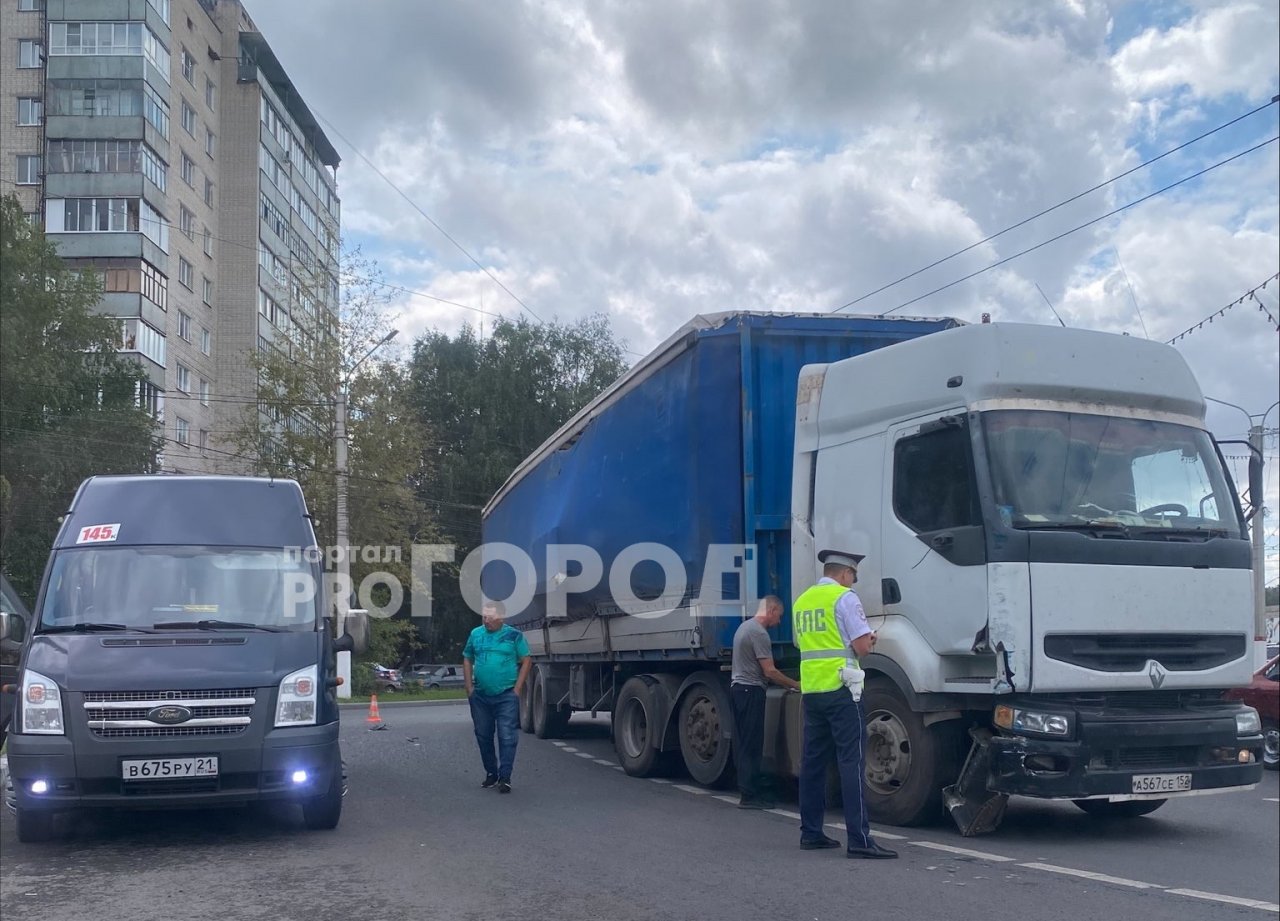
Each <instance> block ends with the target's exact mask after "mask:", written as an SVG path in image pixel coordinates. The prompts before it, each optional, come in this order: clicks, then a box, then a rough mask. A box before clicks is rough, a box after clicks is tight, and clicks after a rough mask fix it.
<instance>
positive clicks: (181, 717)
mask: <svg viewBox="0 0 1280 921" xmlns="http://www.w3.org/2000/svg"><path fill="white" fill-rule="evenodd" d="M147 719H149V720H151V722H153V723H159V724H160V725H162V726H176V725H178V723H185V722H186V721H187V720H189V719H191V711H190V710H188V709H187V708H186V707H178V706H174V705H166V706H163V707H152V708H151V709H150V710H148V711H147Z"/></svg>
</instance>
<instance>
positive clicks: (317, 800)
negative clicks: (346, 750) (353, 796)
mask: <svg viewBox="0 0 1280 921" xmlns="http://www.w3.org/2000/svg"><path fill="white" fill-rule="evenodd" d="M342 786H343V785H342V781H341V780H340V779H339V778H338V777H331V778H330V779H329V789H328V790H326V791H325V792H323V793H321V794H320V795H319V796H313V797H311V798H310V799H305V800H303V801H302V821H303V824H305V825H306V826H307V828H309V829H311V830H312V831H327V830H328V829H331V828H337V827H338V819H340V818H341V817H342Z"/></svg>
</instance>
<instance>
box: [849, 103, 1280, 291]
mask: <svg viewBox="0 0 1280 921" xmlns="http://www.w3.org/2000/svg"><path fill="white" fill-rule="evenodd" d="M1277 102H1280V96H1275V97H1273V98H1272V99H1271V101H1270V102H1266V103H1263V104H1262V105H1260V106H1258V107H1257V108H1254V109H1250V110H1249V111H1248V112H1245V113H1244V114H1243V115H1238V116H1236V117H1235V118H1233V119H1231V121H1229V122H1225V123H1223V124H1221V125H1219V126H1218V127H1216V128H1213V129H1210V130H1209V131H1206V132H1204V133H1203V134H1199V135H1196V136H1195V137H1193V138H1191V139H1190V140H1187V141H1183V142H1182V143H1181V144H1179V145H1178V146H1177V147H1173V148H1170V149H1169V150H1166V151H1165V152H1164V153H1162V154H1159V155H1158V156H1155V157H1152V158H1151V159H1150V160H1144V161H1143V162H1141V163H1139V164H1138V165H1137V166H1135V167H1133V168H1131V169H1127V170H1125V171H1124V172H1123V173H1120V174H1118V175H1115V176H1112V177H1111V178H1110V179H1107V180H1105V181H1104V182H1100V183H1098V184H1097V185H1095V186H1093V187H1092V188H1089V189H1085V190H1084V191H1083V192H1079V193H1077V194H1075V195H1072V196H1071V197H1070V198H1066V199H1063V200H1062V201H1060V202H1058V203H1057V204H1056V205H1051V206H1049V207H1048V208H1045V209H1044V210H1042V211H1037V212H1036V213H1035V214H1033V215H1031V216H1030V217H1027V218H1024V219H1022V220H1021V221H1018V223H1016V224H1011V225H1009V226H1008V227H1006V228H1005V229H1004V230H1000V231H997V232H996V233H993V234H991V235H990V236H988V237H984V238H983V239H981V240H979V241H978V242H976V243H971V244H969V245H968V246H966V247H965V248H964V249H959V250H956V251H955V252H954V253H952V254H951V255H949V256H943V257H942V258H941V259H938V260H935V261H934V262H931V263H929V264H928V265H926V266H924V267H923V268H919V269H916V270H915V271H914V272H911V273H909V274H907V275H903V276H902V277H901V278H897V279H894V280H893V281H891V282H889V283H888V284H884V285H881V286H880V287H879V288H876V289H875V290H874V291H868V292H867V293H866V294H864V295H862V296H861V297H856V298H854V299H853V300H851V301H849V302H848V303H847V304H842V305H840V306H839V307H837V308H835V310H833V311H832V312H833V313H835V312H838V311H841V310H844V309H845V308H846V307H852V306H854V305H855V304H860V303H862V302H863V301H865V300H866V299H867V298H869V297H874V296H875V295H877V294H879V293H880V292H882V291H887V290H889V289H890V288H893V287H896V286H897V285H900V284H902V282H904V281H908V280H910V279H912V278H915V277H916V276H917V275H920V274H921V273H923V272H927V271H929V270H930V269H933V268H937V267H938V266H940V265H942V264H943V263H945V262H950V261H951V260H952V259H955V258H956V257H957V256H963V255H964V254H965V253H967V252H969V251H970V250H972V249H976V248H977V247H979V246H982V245H983V244H984V243H990V242H991V241H992V240H994V239H996V238H997V237H1002V236H1004V235H1005V234H1007V233H1009V232H1010V231H1013V230H1017V229H1018V228H1019V227H1024V226H1026V225H1027V224H1029V223H1031V222H1032V221H1034V220H1036V219H1037V218H1042V217H1044V216H1045V215H1046V214H1050V213H1052V212H1054V211H1057V210H1058V209H1059V208H1063V207H1065V206H1067V205H1069V204H1071V203H1072V202H1075V201H1079V200H1080V199H1081V198H1084V197H1085V196H1086V195H1091V194H1093V193H1094V192H1097V191H1099V190H1100V189H1105V188H1106V187H1107V186H1109V185H1112V184H1113V183H1116V182H1119V181H1120V180H1121V179H1124V178H1125V177H1126V176H1132V175H1133V174H1134V173H1136V172H1138V171H1139V170H1141V169H1145V168H1146V167H1148V166H1150V165H1151V164H1153V163H1156V162H1158V161H1160V160H1163V159H1164V158H1165V157H1168V156H1170V155H1172V154H1175V153H1177V152H1178V151H1180V150H1183V149H1184V148H1186V147H1190V146H1191V145H1192V144H1195V143H1197V142H1199V141H1203V140H1204V139H1205V138H1207V137H1209V136H1211V135H1214V134H1217V133H1218V132H1219V131H1223V130H1225V129H1227V128H1230V127H1231V126H1232V125H1234V124H1236V123H1237V122H1241V121H1244V120H1245V119H1246V118H1249V117H1250V116H1251V115H1257V114H1258V113H1259V112H1261V111H1263V110H1264V109H1269V108H1271V106H1273V105H1275V104H1276V103H1277ZM895 309H896V308H895Z"/></svg>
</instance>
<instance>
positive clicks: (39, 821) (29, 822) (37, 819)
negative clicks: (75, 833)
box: [14, 807, 53, 844]
mask: <svg viewBox="0 0 1280 921" xmlns="http://www.w3.org/2000/svg"><path fill="white" fill-rule="evenodd" d="M14 812H15V814H16V817H17V820H18V840H19V841H21V842H23V843H24V844H37V843H39V842H41V841H48V840H49V839H50V838H52V837H53V813H52V812H49V811H47V810H44V809H23V808H21V807H19V808H17V809H15V810H14Z"/></svg>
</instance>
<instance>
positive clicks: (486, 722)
mask: <svg viewBox="0 0 1280 921" xmlns="http://www.w3.org/2000/svg"><path fill="white" fill-rule="evenodd" d="M470 703H471V722H472V723H473V724H474V725H475V730H476V744H477V745H479V746H480V760H481V761H482V762H484V772H485V773H486V774H493V775H495V776H497V777H499V778H501V779H502V780H510V779H511V769H512V767H514V766H515V763H516V742H517V741H518V740H519V738H520V698H518V697H516V692H515V691H514V690H513V689H510V688H508V689H507V690H505V691H503V692H502V693H501V694H481V693H480V692H479V691H472V692H471V698H470ZM494 730H497V733H498V755H497V757H495V756H494V753H493V734H494Z"/></svg>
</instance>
